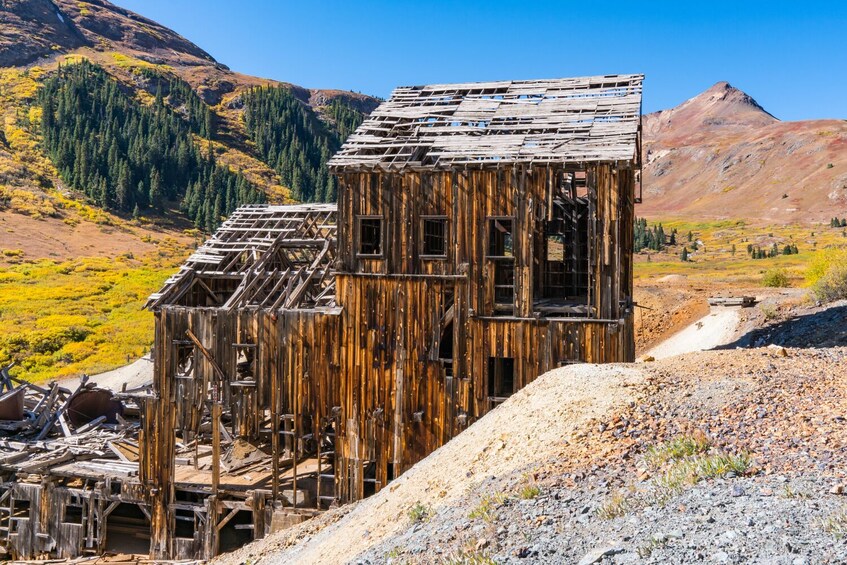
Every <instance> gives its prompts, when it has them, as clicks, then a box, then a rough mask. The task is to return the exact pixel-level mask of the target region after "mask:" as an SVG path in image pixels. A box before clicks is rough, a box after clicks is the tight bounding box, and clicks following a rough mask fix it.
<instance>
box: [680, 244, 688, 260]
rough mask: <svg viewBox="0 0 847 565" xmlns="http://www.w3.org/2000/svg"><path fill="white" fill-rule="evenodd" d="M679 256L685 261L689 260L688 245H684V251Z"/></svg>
mask: <svg viewBox="0 0 847 565" xmlns="http://www.w3.org/2000/svg"><path fill="white" fill-rule="evenodd" d="M679 258H680V260H682V261H683V262H686V261H688V247H686V246H683V248H682V253H680V254H679Z"/></svg>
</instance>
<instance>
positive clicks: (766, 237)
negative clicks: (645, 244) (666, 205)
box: [635, 218, 847, 286]
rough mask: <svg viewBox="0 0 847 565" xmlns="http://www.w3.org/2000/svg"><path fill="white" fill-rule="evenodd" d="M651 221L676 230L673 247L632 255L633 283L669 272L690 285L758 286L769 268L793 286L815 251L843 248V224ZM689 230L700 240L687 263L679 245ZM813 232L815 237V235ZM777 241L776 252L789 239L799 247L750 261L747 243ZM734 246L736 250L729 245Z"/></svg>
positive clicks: (798, 283)
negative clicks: (782, 273) (778, 271)
mask: <svg viewBox="0 0 847 565" xmlns="http://www.w3.org/2000/svg"><path fill="white" fill-rule="evenodd" d="M649 222H650V224H651V225H652V224H653V223H659V222H661V223H662V225H663V227H664V230H665V233H666V234H670V232H671V230H672V229H674V228H676V229H677V232H678V234H677V240H678V244H677V245H676V246H671V247H668V248H667V249H666V250H665V251H663V252H660V253H656V252H653V251H651V252H649V253H648V252H646V251H645V252H642V253H638V254H636V259H635V261H636V266H635V279H636V284H650V283H651V281H655V280H656V279H660V278H662V277H664V276H667V275H684V276H686V277H688V279H689V281H690V282H691V283H692V284H726V285H732V286H758V285H760V284H761V280H762V276H763V274H764V273H765V272H767V271H768V270H770V269H775V268H779V269H784V270H785V271H786V274H787V275H788V276H789V278H790V280H791V283H792V285H793V286H801V285H803V284H804V283H803V279H804V271H805V269H806V268H807V267H808V266H809V264H810V262H811V261H812V259H813V258H814V256H815V254H816V252H817V251H818V250H821V249H825V248H827V247H830V246H847V237H844V235H843V234H842V228H831V227H829V225H820V224H818V225H798V224H788V225H763V224H756V223H750V222H747V221H744V220H722V221H690V220H679V219H671V218H664V219H661V218H650V219H649ZM689 231H691V232H692V234H693V236H694V237H693V239H694V240H697V241H701V242H702V243H703V245H702V246H700V247H699V249H698V250H697V251H696V252H694V253H692V254H691V256H690V261H689V262H687V263H683V262H682V261H680V258H679V257H680V253H681V251H682V247H683V245H687V246H688V250H689V251H691V250H692V245H691V244H690V243H688V241H687V237H686V236H687V233H688V232H689ZM813 234H814V235H813ZM773 243H777V245H778V246H779V248H780V250H781V249H782V248H783V247H784V246H785V245H786V244H789V243H792V244H795V245H797V248H798V250H799V253H798V254H796V255H779V256H777V257H774V258H770V259H768V258H765V259H751V258H750V256H749V255H748V254H747V245H748V244H752V245H754V246H759V247H761V248H762V249H763V250H765V251H767V250H768V249H770V247H771V245H772V244H773ZM733 244H734V245H735V247H736V251H735V254H733V253H732V245H733Z"/></svg>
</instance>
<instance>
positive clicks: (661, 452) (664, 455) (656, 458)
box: [644, 433, 712, 467]
mask: <svg viewBox="0 0 847 565" xmlns="http://www.w3.org/2000/svg"><path fill="white" fill-rule="evenodd" d="M711 445H712V442H711V441H710V440H709V438H708V437H706V434H703V433H695V434H692V435H690V436H680V437H678V438H674V439H672V440H671V441H668V442H665V443H663V444H662V445H658V446H653V447H651V448H650V449H648V450H647V453H646V454H645V455H644V460H645V461H646V462H647V463H648V464H649V465H652V466H653V467H659V466H661V465H663V464H664V463H667V462H668V461H676V460H679V459H682V458H683V457H688V456H691V455H697V454H698V453H705V452H706V451H708V449H709V447H711Z"/></svg>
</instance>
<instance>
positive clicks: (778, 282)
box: [762, 269, 791, 288]
mask: <svg viewBox="0 0 847 565" xmlns="http://www.w3.org/2000/svg"><path fill="white" fill-rule="evenodd" d="M762 286H767V287H771V288H785V287H788V286H791V285H790V283H789V280H788V275H787V274H786V273H785V270H783V269H771V270H770V271H768V272H766V273H765V275H764V276H763V277H762Z"/></svg>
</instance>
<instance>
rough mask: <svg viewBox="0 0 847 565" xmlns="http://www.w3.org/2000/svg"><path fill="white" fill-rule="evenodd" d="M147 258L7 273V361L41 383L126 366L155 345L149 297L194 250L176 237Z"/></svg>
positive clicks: (1, 292)
mask: <svg viewBox="0 0 847 565" xmlns="http://www.w3.org/2000/svg"><path fill="white" fill-rule="evenodd" d="M159 247H160V251H159V252H158V253H156V254H151V255H148V256H145V257H141V258H134V257H132V255H131V254H126V255H124V256H122V257H117V258H106V257H89V258H80V259H74V260H68V261H62V262H56V261H51V260H39V261H34V262H32V263H24V264H20V265H14V266H10V267H7V268H5V269H2V270H0V321H2V322H0V362H3V361H5V360H8V359H10V358H13V359H15V358H16V359H18V360H19V361H20V363H19V366H18V367H17V368H16V373H17V374H18V375H19V376H22V377H24V378H27V379H33V380H35V381H41V380H48V379H53V378H59V377H65V376H69V375H74V374H80V373H97V372H101V371H106V370H109V369H112V368H115V367H118V366H121V365H124V364H126V363H127V362H128V361H130V360H132V359H136V358H138V357H140V356H141V355H142V354H144V353H145V352H146V351H147V350H148V349H149V348H150V345H151V344H152V337H153V331H152V328H153V320H152V314H151V313H149V312H147V311H145V310H142V309H141V307H142V305H143V304H144V302H145V300H146V299H147V296H148V295H149V294H150V292H151V291H152V290H154V289H156V288H158V287H159V286H160V285H161V284H162V283H163V282H164V280H165V278H167V276H168V275H169V274H170V273H171V272H172V271H173V270H174V268H175V267H176V266H177V265H178V263H179V262H181V261H182V258H183V256H184V254H185V252H186V250H185V248H184V247H183V246H182V245H180V244H178V243H177V242H175V241H174V240H172V239H167V240H164V241H162V242H160V244H159Z"/></svg>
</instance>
